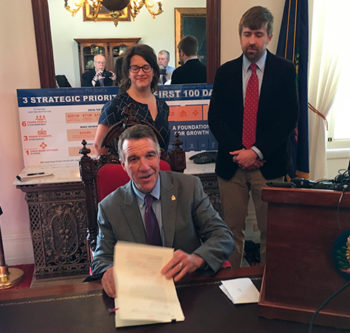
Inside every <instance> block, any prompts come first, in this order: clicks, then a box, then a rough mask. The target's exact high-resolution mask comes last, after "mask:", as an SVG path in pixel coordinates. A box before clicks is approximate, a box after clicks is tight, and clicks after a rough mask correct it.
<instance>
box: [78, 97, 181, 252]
mask: <svg viewBox="0 0 350 333" xmlns="http://www.w3.org/2000/svg"><path fill="white" fill-rule="evenodd" d="M133 110H134V105H133V104H131V105H129V106H128V107H126V108H125V109H124V110H123V113H122V116H123V119H122V120H121V121H120V122H118V123H116V124H115V125H113V126H112V127H111V128H110V129H109V130H108V132H107V133H106V135H105V136H104V138H103V140H102V144H101V146H102V147H106V151H107V153H106V154H103V155H100V156H99V157H98V158H91V157H90V156H89V153H90V152H91V150H90V149H89V148H87V147H86V144H87V142H86V141H85V140H83V141H82V145H83V148H81V149H80V151H79V152H80V154H82V155H83V156H82V157H81V159H80V162H79V167H80V176H81V179H82V182H83V185H84V188H85V194H86V207H87V218H88V226H87V229H88V236H87V239H88V243H89V246H90V248H91V250H92V251H94V250H95V248H96V238H97V233H98V225H97V205H98V202H99V201H101V200H102V199H103V198H104V197H105V196H106V195H108V194H109V193H111V192H112V191H114V190H115V189H116V188H118V187H119V186H122V185H124V184H126V183H127V182H128V181H129V177H128V175H127V173H126V172H125V171H124V170H123V168H122V166H121V165H120V162H119V157H118V139H119V136H120V134H121V133H122V132H123V131H124V130H125V129H126V128H128V127H130V126H133V125H135V124H144V125H148V126H150V127H151V128H152V129H153V130H154V132H155V133H156V135H157V137H158V140H159V141H160V142H161V140H163V138H162V137H161V135H160V134H159V132H158V130H157V129H156V128H155V127H154V126H152V125H151V124H149V123H147V122H144V121H142V120H138V119H137V118H136V117H135V116H134V115H133ZM173 145H174V149H173V150H172V151H171V152H169V153H166V152H164V151H162V153H161V162H160V169H161V170H173V171H178V172H183V170H184V169H185V168H186V159H185V152H184V150H183V149H182V148H181V147H180V146H181V145H182V142H181V141H180V140H179V138H178V135H177V136H176V140H175V142H174V143H173Z"/></svg>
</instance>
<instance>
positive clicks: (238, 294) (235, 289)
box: [220, 278, 259, 304]
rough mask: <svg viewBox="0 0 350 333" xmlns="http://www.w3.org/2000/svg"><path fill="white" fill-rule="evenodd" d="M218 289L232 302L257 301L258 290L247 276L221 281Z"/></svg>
mask: <svg viewBox="0 0 350 333" xmlns="http://www.w3.org/2000/svg"><path fill="white" fill-rule="evenodd" d="M221 283H222V285H221V286H220V289H221V290H222V291H223V292H224V294H225V295H226V296H227V297H228V298H229V299H230V300H231V301H232V302H233V303H234V304H242V303H257V302H258V300H259V291H258V289H256V287H255V286H254V284H253V282H252V281H251V279H249V278H240V279H232V280H226V281H221Z"/></svg>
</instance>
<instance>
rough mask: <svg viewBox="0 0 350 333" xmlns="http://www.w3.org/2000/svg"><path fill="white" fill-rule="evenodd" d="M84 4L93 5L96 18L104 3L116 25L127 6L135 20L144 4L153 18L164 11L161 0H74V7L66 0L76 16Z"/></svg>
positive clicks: (66, 5) (66, 3)
mask: <svg viewBox="0 0 350 333" xmlns="http://www.w3.org/2000/svg"><path fill="white" fill-rule="evenodd" d="M73 1H74V0H73ZM84 5H89V6H90V7H91V11H92V14H93V19H94V20H96V19H97V16H98V14H99V12H100V10H101V7H102V5H103V6H104V7H105V8H107V9H108V10H109V11H110V15H111V17H112V18H113V22H114V25H115V26H117V25H118V21H119V17H120V16H121V15H123V10H124V9H125V8H126V7H128V8H129V11H130V15H131V17H132V19H133V21H135V17H136V16H137V14H138V13H139V12H140V10H141V8H142V7H143V6H145V7H146V9H147V10H148V12H149V13H150V14H151V15H152V17H153V18H155V17H156V16H157V15H159V14H161V13H162V12H163V9H162V1H161V0H77V1H75V2H74V4H73V7H71V6H69V5H68V0H64V7H65V8H66V9H67V10H68V11H69V12H70V13H71V14H72V16H74V15H75V14H76V13H77V12H78V11H79V9H80V8H81V7H83V6H84Z"/></svg>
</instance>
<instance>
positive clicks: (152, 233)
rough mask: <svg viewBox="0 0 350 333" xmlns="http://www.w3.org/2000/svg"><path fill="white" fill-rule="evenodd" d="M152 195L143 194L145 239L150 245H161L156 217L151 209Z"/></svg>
mask: <svg viewBox="0 0 350 333" xmlns="http://www.w3.org/2000/svg"><path fill="white" fill-rule="evenodd" d="M152 202H153V197H152V195H151V194H146V196H145V204H146V209H145V226H146V241H147V244H150V245H158V246H162V239H161V238H160V231H159V225H158V221H157V217H156V215H155V214H154V211H153V209H152Z"/></svg>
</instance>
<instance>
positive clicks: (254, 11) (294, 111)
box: [208, 6, 298, 267]
mask: <svg viewBox="0 0 350 333" xmlns="http://www.w3.org/2000/svg"><path fill="white" fill-rule="evenodd" d="M272 28H273V16H272V14H271V12H270V11H269V10H268V9H266V8H263V7H260V6H256V7H253V8H251V9H249V10H248V11H247V12H246V13H245V14H244V15H243V16H242V18H241V21H240V23H239V34H240V43H241V48H242V51H243V54H242V55H241V56H240V57H239V58H237V59H234V60H232V61H229V62H227V63H225V64H223V65H222V66H221V67H220V68H219V69H218V70H217V73H216V77H215V81H214V86H213V92H212V97H211V101H210V107H209V115H208V121H209V127H210V129H211V131H212V133H213V134H214V136H215V138H216V139H217V141H218V144H219V147H218V156H217V161H216V170H215V171H216V174H217V175H218V182H219V188H220V195H221V201H222V207H223V213H224V219H225V222H226V223H227V224H228V225H229V227H230V228H231V230H232V232H233V235H234V239H235V245H236V247H235V251H234V252H233V254H232V255H231V257H230V259H229V260H230V262H231V264H232V265H233V267H239V266H240V265H241V261H242V257H243V253H244V230H245V218H246V216H247V207H248V201H249V193H251V195H252V198H253V201H254V205H255V212H256V217H257V224H258V227H259V229H260V233H261V235H260V237H261V241H260V257H261V258H260V260H261V263H265V248H266V224H267V204H266V203H265V202H263V201H262V199H261V189H262V188H263V187H264V186H265V184H266V180H275V181H277V180H278V181H282V180H283V177H284V175H285V174H286V171H287V160H288V159H287V153H288V152H287V141H288V137H289V135H290V134H291V132H292V130H293V129H294V128H295V126H296V122H297V115H298V103H297V90H296V72H295V67H294V65H293V64H292V63H290V62H289V61H286V60H284V59H281V58H279V57H277V56H275V55H273V54H271V53H270V52H269V51H268V50H267V49H266V47H267V45H268V44H269V42H270V41H271V39H272ZM253 72H254V73H253ZM251 77H252V81H251V83H249V81H250V78H251ZM254 82H255V83H254ZM252 87H253V89H252ZM254 87H255V88H254ZM254 89H255V90H254ZM252 105H253V106H252ZM254 105H255V106H254Z"/></svg>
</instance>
